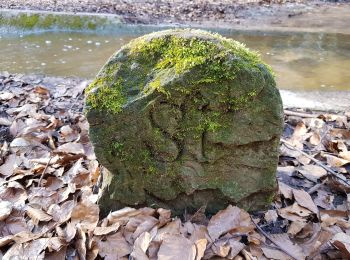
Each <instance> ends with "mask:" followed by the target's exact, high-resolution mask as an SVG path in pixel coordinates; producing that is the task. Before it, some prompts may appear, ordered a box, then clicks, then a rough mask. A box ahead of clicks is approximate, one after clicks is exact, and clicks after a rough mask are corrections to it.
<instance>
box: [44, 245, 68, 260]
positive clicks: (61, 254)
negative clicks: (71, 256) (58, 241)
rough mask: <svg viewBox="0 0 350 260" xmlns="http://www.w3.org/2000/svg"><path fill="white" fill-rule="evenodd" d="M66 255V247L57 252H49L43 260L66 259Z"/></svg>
mask: <svg viewBox="0 0 350 260" xmlns="http://www.w3.org/2000/svg"><path fill="white" fill-rule="evenodd" d="M66 255H67V247H66V246H63V247H62V248H61V249H60V250H59V251H57V252H55V251H54V252H50V253H46V254H45V260H62V259H66Z"/></svg>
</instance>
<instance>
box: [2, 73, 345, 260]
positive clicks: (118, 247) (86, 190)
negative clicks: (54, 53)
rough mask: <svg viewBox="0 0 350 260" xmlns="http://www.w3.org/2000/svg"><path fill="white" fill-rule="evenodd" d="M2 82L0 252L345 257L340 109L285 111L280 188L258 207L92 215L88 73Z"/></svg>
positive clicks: (96, 182)
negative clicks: (179, 215)
mask: <svg viewBox="0 0 350 260" xmlns="http://www.w3.org/2000/svg"><path fill="white" fill-rule="evenodd" d="M0 82H1V83H0V84H1V85H0V90H1V91H0V102H1V107H0V221H1V222H0V258H2V259H4V260H6V259H13V258H16V257H22V258H23V259H64V258H66V259H142V260H143V259H162V260H168V259H169V260H170V259H184V260H185V259H186V260H187V259H189V260H190V259H191V260H198V259H236V260H238V259H249V260H250V259H313V258H316V259H349V258H350V221H349V218H350V175H349V172H350V151H349V150H350V112H349V111H348V112H341V113H329V112H316V111H313V112H311V111H302V110H297V111H286V115H285V131H284V133H283V138H282V139H281V147H280V159H279V167H278V184H279V192H278V195H277V197H276V198H275V200H274V202H273V203H272V204H271V205H270V208H269V209H268V210H266V211H261V212H253V213H251V214H249V213H247V212H246V211H244V210H243V209H240V208H238V207H236V206H231V205H230V206H228V207H227V208H226V209H223V210H221V211H219V212H218V213H217V214H216V215H214V216H211V217H208V216H206V215H205V214H204V213H205V208H201V209H199V210H198V211H197V212H196V213H195V214H192V215H189V214H187V215H184V216H183V217H182V218H173V217H171V211H169V210H166V209H160V208H159V209H152V208H140V209H134V208H124V209H120V210H118V211H114V212H110V213H109V215H108V216H106V217H105V218H101V217H100V216H99V213H100V210H99V207H98V205H97V200H98V197H99V194H100V192H101V189H100V186H101V183H100V178H99V175H100V172H101V171H102V170H103V167H102V166H101V165H99V163H98V161H97V160H96V157H95V155H94V153H93V149H92V146H91V143H90V142H89V141H88V140H89V139H88V123H87V121H86V118H85V117H84V114H83V113H82V110H83V91H84V87H86V86H87V84H88V82H86V81H81V80H78V79H59V78H41V79H39V80H38V78H37V77H31V76H21V75H10V74H8V73H3V74H0ZM72 97H74V101H75V102H74V103H73V104H72ZM22 258H21V259H22Z"/></svg>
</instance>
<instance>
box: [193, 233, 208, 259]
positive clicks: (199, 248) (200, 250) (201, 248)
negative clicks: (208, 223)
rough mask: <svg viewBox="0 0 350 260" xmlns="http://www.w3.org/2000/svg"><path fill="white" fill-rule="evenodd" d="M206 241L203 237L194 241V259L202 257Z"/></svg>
mask: <svg viewBox="0 0 350 260" xmlns="http://www.w3.org/2000/svg"><path fill="white" fill-rule="evenodd" d="M207 243H208V240H206V239H205V238H203V239H199V240H197V241H196V242H195V245H196V251H197V254H196V260H200V259H202V258H203V256H204V253H205V249H206V248H207Z"/></svg>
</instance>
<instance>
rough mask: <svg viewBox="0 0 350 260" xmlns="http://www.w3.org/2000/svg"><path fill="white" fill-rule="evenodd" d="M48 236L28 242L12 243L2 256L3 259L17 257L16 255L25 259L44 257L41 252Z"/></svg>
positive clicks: (8, 259)
mask: <svg viewBox="0 0 350 260" xmlns="http://www.w3.org/2000/svg"><path fill="white" fill-rule="evenodd" d="M48 240H49V238H39V239H36V240H33V241H31V242H29V243H24V244H14V245H13V246H12V247H11V248H10V249H9V250H8V251H7V252H6V254H5V255H4V256H3V260H11V259H17V258H16V257H22V258H23V257H25V258H26V259H38V260H41V259H44V258H43V257H44V254H42V252H43V251H44V250H45V248H46V247H47V245H48Z"/></svg>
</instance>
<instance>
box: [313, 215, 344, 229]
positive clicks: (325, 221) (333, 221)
mask: <svg viewBox="0 0 350 260" xmlns="http://www.w3.org/2000/svg"><path fill="white" fill-rule="evenodd" d="M320 212H321V225H322V227H329V226H333V225H338V226H339V227H342V228H345V229H348V228H350V221H348V220H347V218H348V214H347V212H346V211H339V210H321V211H320Z"/></svg>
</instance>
